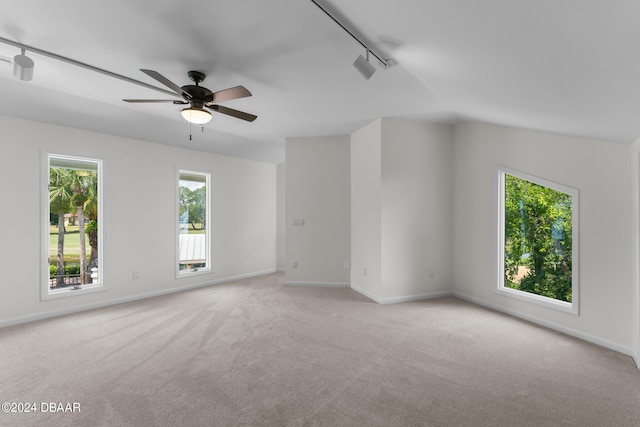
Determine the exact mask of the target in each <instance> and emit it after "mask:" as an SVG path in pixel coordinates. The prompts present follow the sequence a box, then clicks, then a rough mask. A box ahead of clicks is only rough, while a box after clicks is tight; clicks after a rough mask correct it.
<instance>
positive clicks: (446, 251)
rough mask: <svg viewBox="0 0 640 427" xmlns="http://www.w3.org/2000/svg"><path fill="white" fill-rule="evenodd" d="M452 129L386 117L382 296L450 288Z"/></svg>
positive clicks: (389, 296)
mask: <svg viewBox="0 0 640 427" xmlns="http://www.w3.org/2000/svg"><path fill="white" fill-rule="evenodd" d="M452 157H453V129H452V128H451V126H446V125H435V124H429V123H421V122H416V121H409V120H398V119H383V120H382V292H381V294H380V295H379V296H380V297H382V298H384V299H391V300H394V299H395V300H397V299H398V298H402V297H415V296H431V295H434V294H435V295H437V294H439V293H447V292H450V291H451V280H452V270H451V266H452V259H451V258H452V244H451V234H452V232H453V230H452V228H451V227H452V216H453V212H452V208H453V203H452V201H453V196H452V190H453V170H452Z"/></svg>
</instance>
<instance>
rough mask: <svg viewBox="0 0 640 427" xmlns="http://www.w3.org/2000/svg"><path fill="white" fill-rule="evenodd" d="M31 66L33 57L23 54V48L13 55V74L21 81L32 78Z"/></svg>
mask: <svg viewBox="0 0 640 427" xmlns="http://www.w3.org/2000/svg"><path fill="white" fill-rule="evenodd" d="M33 66H34V63H33V59H31V58H29V57H28V56H27V55H25V54H24V49H22V53H21V54H20V55H16V56H14V57H13V75H14V76H16V77H17V78H19V79H20V80H22V81H29V80H31V79H32V78H33Z"/></svg>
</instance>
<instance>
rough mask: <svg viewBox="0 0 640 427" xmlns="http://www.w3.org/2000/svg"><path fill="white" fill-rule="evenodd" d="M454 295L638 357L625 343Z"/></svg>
mask: <svg viewBox="0 0 640 427" xmlns="http://www.w3.org/2000/svg"><path fill="white" fill-rule="evenodd" d="M452 295H453V296H454V297H456V298H460V299H461V300H464V301H468V302H471V303H473V304H477V305H479V306H482V307H485V308H488V309H491V310H495V311H498V312H500V313H504V314H508V315H509V316H513V317H517V318H519V319H522V320H526V321H527V322H531V323H535V324H537V325H540V326H544V327H545V328H549V329H552V330H554V331H557V332H562V333H563V334H566V335H570V336H572V337H575V338H579V339H581V340H583V341H587V342H590V343H592V344H596V345H599V346H601V347H605V348H608V349H610V350H613V351H617V352H618V353H622V354H624V355H626V356H629V357H631V358H635V357H636V356H634V353H633V350H632V349H631V348H630V347H627V346H624V345H620V344H618V343H615V342H613V341H609V340H606V339H603V338H600V337H598V336H595V335H592V334H587V333H585V332H580V331H577V330H575V329H571V328H567V327H565V326H562V325H558V324H557V323H553V322H549V321H547V320H543V319H540V318H539V317H535V316H529V315H527V314H522V313H521V312H519V311H517V310H512V309H510V308H505V307H503V306H500V305H497V304H491V303H488V302H486V301H483V300H481V299H477V298H474V297H470V296H467V295H464V294H461V293H459V292H455V291H454V292H453V293H452ZM636 363H637V362H636Z"/></svg>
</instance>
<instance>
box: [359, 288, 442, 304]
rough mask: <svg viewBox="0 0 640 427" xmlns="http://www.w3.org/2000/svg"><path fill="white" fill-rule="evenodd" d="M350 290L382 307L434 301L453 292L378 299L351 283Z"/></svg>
mask: <svg viewBox="0 0 640 427" xmlns="http://www.w3.org/2000/svg"><path fill="white" fill-rule="evenodd" d="M351 289H353V290H354V291H356V292H358V293H359V294H361V295H363V296H365V297H367V298H369V299H370V300H372V301H374V302H376V303H378V304H382V305H384V304H397V303H401V302H411V301H423V300H428V299H434V298H443V297H450V296H452V295H453V292H451V291H442V292H430V293H426V294H417V295H405V296H397V297H388V298H380V297H378V296H377V295H374V294H372V293H370V292H368V291H365V290H364V289H362V288H360V287H359V286H358V285H354V284H353V283H352V284H351Z"/></svg>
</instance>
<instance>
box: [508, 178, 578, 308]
mask: <svg viewBox="0 0 640 427" xmlns="http://www.w3.org/2000/svg"><path fill="white" fill-rule="evenodd" d="M496 175H497V178H498V288H497V291H496V292H497V293H499V294H501V295H505V296H508V297H511V298H516V299H518V300H522V301H527V302H530V303H534V304H537V305H542V306H545V307H549V308H553V309H556V310H560V311H564V312H566V313H571V314H574V315H579V314H580V304H579V302H580V294H579V291H580V286H579V283H580V281H579V271H580V266H579V260H580V257H579V250H580V245H579V234H580V232H579V231H580V227H579V206H580V202H579V191H578V190H577V189H575V188H572V187H568V186H566V185H563V184H559V183H557V182H553V181H549V180H546V179H544V178H540V177H537V176H533V175H529V174H527V173H524V172H519V171H516V170H513V169H509V168H507V167H503V166H498V167H497V174H496ZM505 175H511V176H514V177H516V178H520V179H524V180H526V181H529V182H532V183H534V184H538V185H542V186H544V187H548V188H551V189H552V190H555V191H560V192H562V193H565V194H568V195H569V196H571V228H572V233H571V241H572V242H571V278H572V281H571V293H572V294H571V302H566V301H560V300H556V299H554V298H549V297H545V296H542V295H536V294H533V293H530V292H524V291H520V290H517V289H512V288H509V287H507V286H505V285H504V255H505V248H504V239H505V229H504V227H505V212H504V209H505V203H504V202H505Z"/></svg>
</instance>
